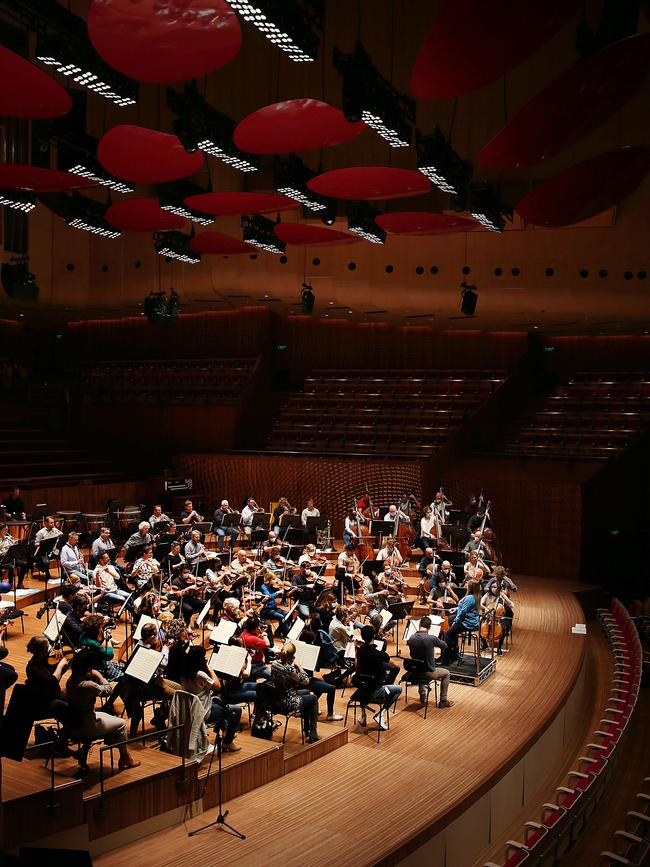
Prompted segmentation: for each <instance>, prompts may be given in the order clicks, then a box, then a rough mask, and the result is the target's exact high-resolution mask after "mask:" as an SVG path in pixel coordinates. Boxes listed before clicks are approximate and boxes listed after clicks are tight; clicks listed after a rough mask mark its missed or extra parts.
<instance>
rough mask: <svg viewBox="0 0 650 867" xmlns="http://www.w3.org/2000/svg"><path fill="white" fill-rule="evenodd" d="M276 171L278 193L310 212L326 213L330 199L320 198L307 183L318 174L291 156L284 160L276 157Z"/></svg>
mask: <svg viewBox="0 0 650 867" xmlns="http://www.w3.org/2000/svg"><path fill="white" fill-rule="evenodd" d="M274 169H275V187H276V190H277V191H278V193H280V194H281V195H283V196H286V197H287V198H289V199H293V200H294V202H300V204H301V205H304V206H305V208H307V209H308V210H310V211H316V212H317V213H318V212H319V211H325V210H327V206H328V201H329V200H328V199H325V198H323V196H319V195H318V194H317V193H312V191H311V190H310V189H309V187H308V186H307V181H309V180H311V179H312V178H313V177H314V176H315V175H316V172H312V171H311V170H310V169H309V168H307V166H306V165H305V164H304V163H303V161H302V160H301V159H300V158H299V157H297V156H295V154H291V155H290V156H288V157H286V158H284V159H282V158H279V157H276V159H275V162H274Z"/></svg>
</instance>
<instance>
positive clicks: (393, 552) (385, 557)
mask: <svg viewBox="0 0 650 867" xmlns="http://www.w3.org/2000/svg"><path fill="white" fill-rule="evenodd" d="M377 559H378V560H381V561H383V562H384V563H389V564H390V565H391V566H395V567H397V566H401V565H402V555H401V554H400V552H399V551H398V550H397V548H396V546H395V539H393V537H392V536H388V538H387V539H386V545H385V546H384V547H383V548H382V549H381V551H380V552H379V553H378V554H377Z"/></svg>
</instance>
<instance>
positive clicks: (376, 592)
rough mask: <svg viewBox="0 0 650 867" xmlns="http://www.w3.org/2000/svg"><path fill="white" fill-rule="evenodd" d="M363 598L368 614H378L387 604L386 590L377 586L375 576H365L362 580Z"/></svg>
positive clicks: (377, 582)
mask: <svg viewBox="0 0 650 867" xmlns="http://www.w3.org/2000/svg"><path fill="white" fill-rule="evenodd" d="M363 598H364V602H365V603H366V606H367V609H368V615H369V616H370V617H372V615H373V614H379V612H380V611H382V610H383V609H384V608H386V605H387V599H388V590H387V589H386V588H383V589H382V588H381V587H379V581H378V579H377V578H374V580H373V578H371V577H370V576H367V577H366V578H365V579H364V582H363Z"/></svg>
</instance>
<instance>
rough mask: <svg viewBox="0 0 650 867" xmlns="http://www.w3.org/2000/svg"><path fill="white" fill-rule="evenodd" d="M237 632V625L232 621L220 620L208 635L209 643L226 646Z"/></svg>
mask: <svg viewBox="0 0 650 867" xmlns="http://www.w3.org/2000/svg"><path fill="white" fill-rule="evenodd" d="M235 632H237V624H236V623H233V622H232V620H223V619H222V620H220V621H219V622H218V623H217V625H216V626H215V627H214V629H213V630H212V632H211V633H210V641H214V642H216V643H217V644H228V642H229V641H230V639H231V638H232V637H233V635H234V634H235Z"/></svg>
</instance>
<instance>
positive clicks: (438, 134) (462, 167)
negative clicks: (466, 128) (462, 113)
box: [417, 126, 472, 196]
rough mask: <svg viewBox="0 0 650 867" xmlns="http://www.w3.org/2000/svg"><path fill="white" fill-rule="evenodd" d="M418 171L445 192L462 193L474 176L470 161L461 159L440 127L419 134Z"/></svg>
mask: <svg viewBox="0 0 650 867" xmlns="http://www.w3.org/2000/svg"><path fill="white" fill-rule="evenodd" d="M417 150H418V171H420V172H422V174H423V175H424V176H425V177H427V178H429V180H430V181H431V183H432V184H434V185H435V186H436V187H438V189H439V190H442V192H443V193H452V194H453V195H456V196H458V195H460V194H461V193H462V192H463V190H464V189H465V188H466V187H467V184H468V183H469V180H470V178H471V176H472V167H471V165H470V163H468V162H465V160H463V159H461V158H460V157H459V156H458V154H457V153H456V151H455V150H454V149H453V147H452V146H451V144H450V142H449V141H448V140H447V139H446V138H445V136H444V134H443V132H442V130H441V129H440V127H438V126H437V127H436V128H435V130H434V131H433V133H432V134H431V135H426V136H423V135H420V134H419V133H418V135H417Z"/></svg>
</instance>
